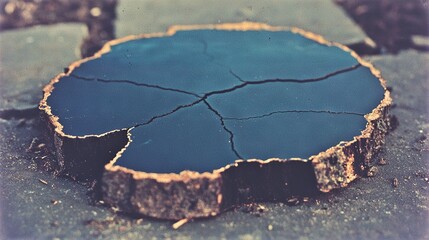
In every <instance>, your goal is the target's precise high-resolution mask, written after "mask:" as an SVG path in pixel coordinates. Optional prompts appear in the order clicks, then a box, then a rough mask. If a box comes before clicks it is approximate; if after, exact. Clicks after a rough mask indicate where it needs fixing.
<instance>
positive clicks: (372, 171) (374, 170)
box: [366, 166, 378, 177]
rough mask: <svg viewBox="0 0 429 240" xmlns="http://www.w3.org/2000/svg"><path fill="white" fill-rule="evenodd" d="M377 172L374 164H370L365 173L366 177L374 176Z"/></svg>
mask: <svg viewBox="0 0 429 240" xmlns="http://www.w3.org/2000/svg"><path fill="white" fill-rule="evenodd" d="M377 173H378V168H377V167H375V166H372V167H370V168H369V169H368V172H367V173H366V176H367V177H375V175H377Z"/></svg>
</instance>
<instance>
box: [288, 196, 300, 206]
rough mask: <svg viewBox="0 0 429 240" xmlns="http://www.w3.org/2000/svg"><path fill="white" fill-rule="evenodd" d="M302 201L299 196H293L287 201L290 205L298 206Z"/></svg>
mask: <svg viewBox="0 0 429 240" xmlns="http://www.w3.org/2000/svg"><path fill="white" fill-rule="evenodd" d="M299 203H300V201H299V198H297V197H291V198H289V199H288V200H287V201H286V204H287V205H288V206H296V205H298V204H299Z"/></svg>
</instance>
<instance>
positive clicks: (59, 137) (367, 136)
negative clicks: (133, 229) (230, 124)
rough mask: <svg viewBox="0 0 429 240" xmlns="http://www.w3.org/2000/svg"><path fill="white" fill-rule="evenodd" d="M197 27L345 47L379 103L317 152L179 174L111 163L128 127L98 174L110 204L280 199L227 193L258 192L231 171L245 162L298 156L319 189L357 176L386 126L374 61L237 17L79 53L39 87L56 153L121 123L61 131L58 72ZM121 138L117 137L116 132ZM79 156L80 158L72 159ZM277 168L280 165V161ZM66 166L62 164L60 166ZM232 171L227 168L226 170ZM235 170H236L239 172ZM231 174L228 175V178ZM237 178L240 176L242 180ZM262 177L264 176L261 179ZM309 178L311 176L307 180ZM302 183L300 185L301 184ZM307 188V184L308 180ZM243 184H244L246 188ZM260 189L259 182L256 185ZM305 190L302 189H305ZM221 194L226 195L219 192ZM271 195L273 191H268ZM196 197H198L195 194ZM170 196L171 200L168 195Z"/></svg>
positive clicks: (173, 210)
mask: <svg viewBox="0 0 429 240" xmlns="http://www.w3.org/2000/svg"><path fill="white" fill-rule="evenodd" d="M198 29H214V30H230V31H249V30H255V31H258V30H266V31H291V32H293V33H296V34H300V35H302V36H303V37H306V38H308V39H311V40H313V41H316V42H318V43H320V44H323V45H327V46H334V47H338V48H340V49H342V50H344V51H346V52H348V53H349V54H350V55H351V56H352V57H354V58H355V59H356V60H357V61H358V62H359V63H360V64H361V65H363V66H364V67H367V68H369V69H370V71H371V72H372V74H373V75H375V76H376V77H377V78H378V79H379V81H380V84H381V85H382V87H383V88H384V91H385V92H384V98H383V100H382V101H381V102H380V104H379V105H378V106H377V107H376V108H375V109H373V111H372V112H371V113H369V114H366V115H365V119H366V120H367V125H366V127H365V129H364V130H363V131H362V133H361V135H359V136H356V137H354V139H353V140H352V141H349V142H342V143H340V144H338V145H336V146H334V147H331V148H329V149H327V150H326V151H323V152H321V153H319V154H317V155H314V156H311V157H310V158H309V160H307V159H277V158H273V159H267V160H260V159H252V160H246V161H244V160H237V161H236V162H235V163H233V164H230V165H227V166H225V167H222V168H220V169H216V170H214V171H213V172H211V173H208V172H205V173H198V172H192V171H183V172H181V173H180V174H176V173H170V174H158V173H146V172H138V171H134V170H131V169H127V168H124V167H120V166H114V163H115V162H116V160H117V159H118V158H119V157H120V156H121V154H122V152H124V151H125V150H126V148H127V146H128V145H129V144H130V142H131V139H130V137H129V136H130V135H129V134H130V133H129V130H130V129H128V143H127V144H126V145H125V147H123V148H122V150H121V151H119V152H118V153H117V154H116V156H115V157H114V158H113V159H112V160H111V161H110V163H108V164H107V165H106V166H105V170H104V172H103V175H102V178H101V186H102V187H101V189H102V195H103V199H104V200H105V202H106V203H107V204H109V205H113V206H117V207H119V208H120V209H121V210H124V211H127V212H135V213H140V214H144V215H147V216H151V217H156V218H163V219H181V218H195V217H209V216H214V215H216V214H219V213H220V212H221V211H222V210H224V209H227V208H229V207H231V206H233V205H235V204H240V203H241V202H245V201H248V200H252V199H254V200H279V199H277V198H278V197H277V195H276V196H275V197H273V198H272V199H270V197H269V196H268V197H262V198H260V197H256V198H255V197H253V198H252V196H251V197H250V198H246V197H245V196H244V197H243V195H240V194H238V195H237V198H238V199H234V198H233V197H231V193H232V192H234V190H235V189H231V187H228V186H226V185H227V184H224V183H223V181H225V183H227V182H228V183H234V182H235V183H236V185H235V186H236V187H237V189H236V190H237V191H238V190H239V189H242V188H243V186H248V188H250V190H249V192H250V193H252V194H254V195H261V194H260V193H261V191H262V192H264V191H263V190H261V191H258V190H254V189H257V188H260V186H262V185H260V184H259V186H258V183H255V184H256V185H255V184H253V185H252V184H250V185H249V183H248V182H246V181H244V182H242V183H237V182H238V181H239V180H240V179H237V178H238V177H237V176H234V174H233V171H234V170H237V169H244V168H245V166H251V165H252V166H259V169H261V170H260V171H256V174H258V175H256V176H261V175H259V174H264V173H263V172H264V171H265V170H264V169H267V168H266V167H268V165H274V164H279V165H280V166H283V167H285V166H288V165H290V162H302V163H305V164H306V165H308V164H307V163H310V164H311V166H312V168H313V172H312V173H309V178H312V177H314V181H315V182H314V185H316V187H317V189H318V190H319V191H322V192H328V191H330V190H332V189H335V188H340V187H345V186H347V185H348V184H349V183H350V182H351V181H353V180H354V179H356V178H357V177H358V176H359V175H360V173H361V172H362V171H364V170H365V167H367V166H368V164H369V163H370V161H371V157H372V156H373V155H374V154H375V153H376V151H377V150H378V149H379V148H380V146H381V145H382V144H383V142H384V136H385V134H386V133H387V130H388V127H389V119H388V108H389V106H390V105H391V102H392V100H391V98H390V92H389V91H388V90H387V86H386V82H385V80H384V79H383V78H382V77H381V74H380V72H379V71H378V70H377V69H375V68H374V66H373V65H372V64H371V63H369V62H367V61H365V60H363V59H362V58H360V57H359V56H358V55H357V54H356V53H355V52H354V51H352V50H351V49H349V48H348V47H346V46H344V45H342V44H339V43H335V42H330V41H328V40H326V39H324V38H323V37H322V36H320V35H317V34H314V33H311V32H307V31H304V30H302V29H299V28H294V27H291V28H289V27H273V26H269V25H267V24H264V23H253V22H242V23H225V24H215V25H190V26H172V27H170V28H169V29H168V31H167V32H166V33H152V34H141V35H133V36H128V37H124V38H120V39H116V40H112V41H109V42H108V43H106V45H104V47H103V48H102V49H101V50H100V51H99V52H97V53H96V54H95V55H94V56H92V57H89V58H85V59H82V60H80V61H77V62H74V63H72V64H71V65H70V66H69V68H68V69H66V71H65V73H62V74H59V75H58V76H56V77H55V78H54V79H52V80H51V82H50V83H49V84H48V85H47V86H46V87H45V88H44V97H43V99H42V101H41V103H40V109H41V110H42V114H43V115H44V118H45V119H47V122H48V125H49V126H50V128H51V129H53V131H54V136H55V137H54V139H56V141H57V142H59V143H60V144H56V148H57V152H58V158H59V159H61V161H62V162H64V163H65V162H67V161H69V160H72V159H69V158H71V156H67V155H64V151H62V150H61V149H63V148H64V144H66V145H67V142H68V141H66V140H65V139H75V140H76V141H83V142H86V139H90V138H94V137H95V138H103V137H105V136H107V135H109V134H112V133H115V132H117V131H121V132H123V131H124V130H126V129H121V130H114V131H111V132H108V133H104V134H100V135H85V136H71V135H67V134H65V133H64V132H63V131H62V129H63V126H62V125H61V124H60V123H59V119H58V117H57V116H54V115H53V114H52V112H51V109H50V107H49V106H48V104H47V99H48V97H49V95H50V94H51V92H52V90H53V89H54V86H53V85H54V84H55V83H56V82H58V81H59V79H60V78H61V77H64V76H68V75H69V74H70V73H71V72H72V71H73V69H74V68H76V67H78V66H79V65H80V64H82V63H84V62H86V61H90V60H92V59H96V58H99V57H101V56H102V55H103V54H105V53H108V52H109V51H110V49H111V47H112V46H114V45H117V44H120V43H123V42H126V41H130V40H134V39H140V38H153V37H166V36H171V35H173V34H175V33H176V32H177V31H182V30H198ZM120 138H122V137H120ZM76 160H77V161H79V159H76ZM280 168H281V167H280ZM65 170H66V171H67V169H65ZM230 173H232V176H229V177H228V175H229V174H230ZM230 175H231V174H230ZM238 175H240V174H238ZM231 179H232V180H231ZM241 181H242V180H241ZM262 182H264V181H262ZM310 182H311V181H310ZM201 184H203V185H204V186H206V188H205V189H206V190H205V189H204V188H201ZM302 187H304V186H302ZM308 187H309V188H310V189H309V192H311V188H312V187H311V184H310V185H308ZM245 189H247V188H245ZM261 189H263V188H261ZM292 189H295V190H287V192H288V194H286V195H284V196H283V197H287V196H289V195H295V194H301V193H300V191H299V189H298V190H297V189H296V188H292ZM305 192H306V191H304V193H305ZM224 194H226V195H227V196H224ZM273 196H274V195H273ZM195 198H197V200H195ZM172 199H174V200H175V201H172Z"/></svg>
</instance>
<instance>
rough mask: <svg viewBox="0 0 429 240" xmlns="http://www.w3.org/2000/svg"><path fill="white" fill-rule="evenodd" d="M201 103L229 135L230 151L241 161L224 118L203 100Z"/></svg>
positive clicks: (232, 135)
mask: <svg viewBox="0 0 429 240" xmlns="http://www.w3.org/2000/svg"><path fill="white" fill-rule="evenodd" d="M203 102H204V104H206V106H207V107H208V108H209V110H210V111H212V112H213V113H214V114H215V115H216V116H218V117H219V120H220V122H221V124H222V128H223V129H224V130H225V131H226V132H227V133H228V134H229V143H230V144H231V150H232V151H233V152H234V154H235V155H236V156H237V158H238V159H243V157H241V155H240V154H239V153H238V152H237V150H236V149H235V145H234V134H233V132H232V131H231V130H229V129H228V128H227V127H226V126H225V121H224V117H222V115H221V114H220V113H219V112H218V111H217V110H216V109H214V108H213V107H212V106H211V105H210V104H209V103H208V102H207V101H206V100H203Z"/></svg>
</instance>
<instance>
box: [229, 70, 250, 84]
mask: <svg viewBox="0 0 429 240" xmlns="http://www.w3.org/2000/svg"><path fill="white" fill-rule="evenodd" d="M229 73H230V74H231V75H232V76H234V77H235V78H236V79H237V80H238V81H240V82H243V83H244V82H246V81H244V80H243V79H242V78H241V77H240V76H238V75H237V74H236V73H235V72H233V71H232V69H229Z"/></svg>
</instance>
